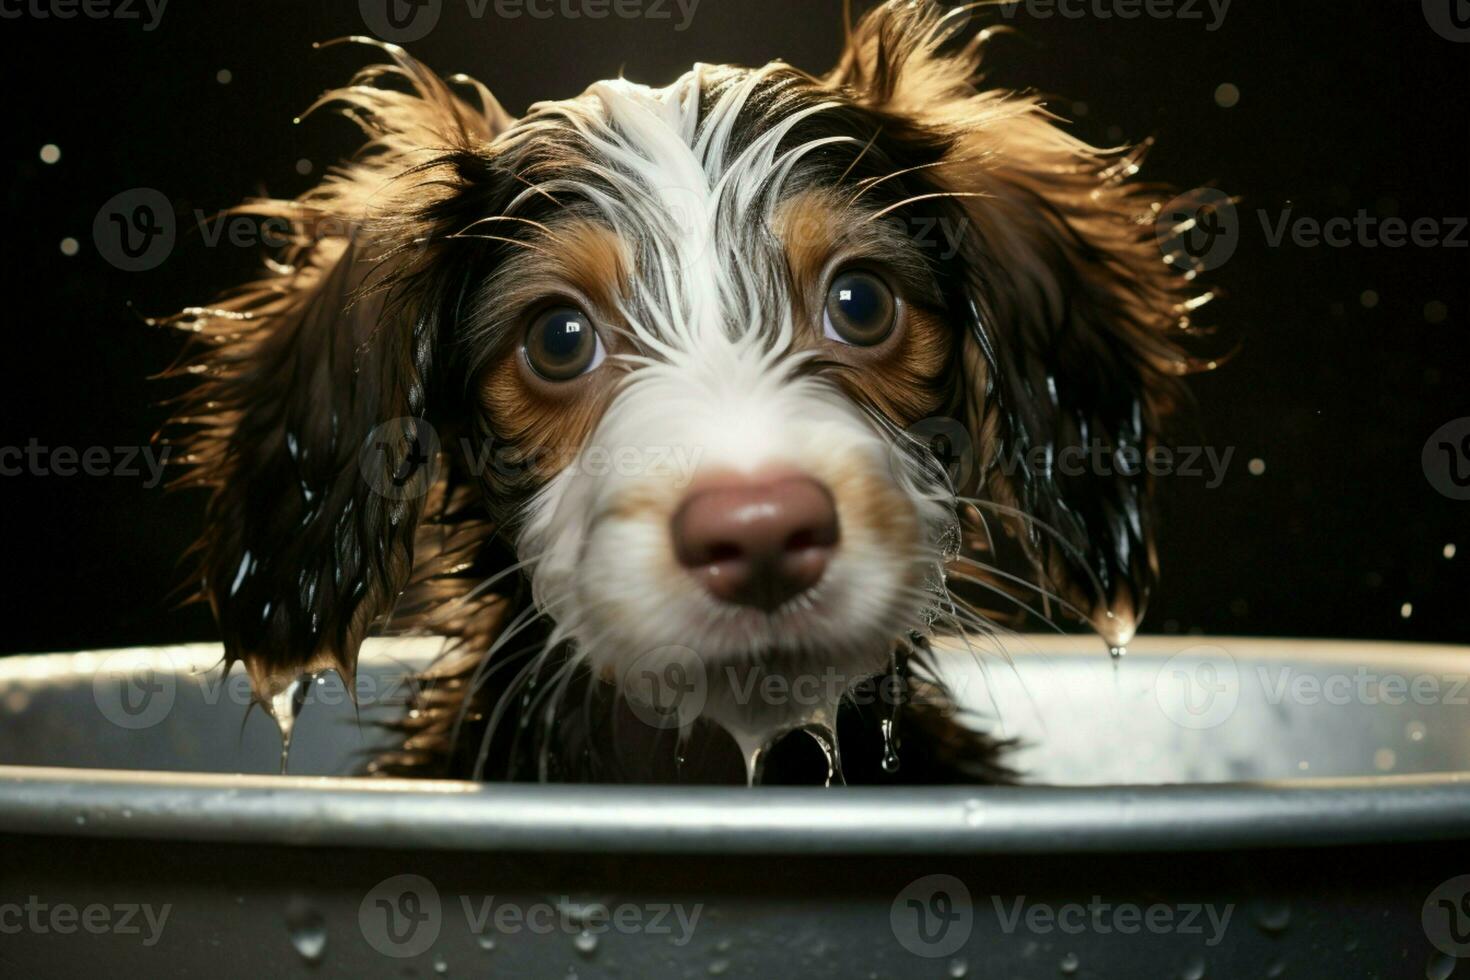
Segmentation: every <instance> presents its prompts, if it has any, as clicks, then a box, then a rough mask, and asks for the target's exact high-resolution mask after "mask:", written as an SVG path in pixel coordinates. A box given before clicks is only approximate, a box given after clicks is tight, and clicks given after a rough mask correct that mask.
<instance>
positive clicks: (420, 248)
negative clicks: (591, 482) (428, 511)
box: [169, 46, 504, 704]
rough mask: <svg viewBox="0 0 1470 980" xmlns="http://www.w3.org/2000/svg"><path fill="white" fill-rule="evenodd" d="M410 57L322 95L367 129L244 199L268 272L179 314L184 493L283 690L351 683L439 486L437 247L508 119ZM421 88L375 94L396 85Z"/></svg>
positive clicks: (263, 672)
mask: <svg viewBox="0 0 1470 980" xmlns="http://www.w3.org/2000/svg"><path fill="white" fill-rule="evenodd" d="M385 50H387V51H388V52H389V54H391V55H392V56H393V57H394V59H395V64H393V65H385V66H376V67H374V68H370V69H368V70H366V71H364V72H362V73H360V74H359V75H358V77H357V78H355V79H354V80H353V84H352V86H351V87H349V88H346V89H342V90H339V91H336V92H331V93H328V94H327V95H326V96H324V97H323V99H322V100H321V102H319V103H318V104H319V105H320V104H322V103H325V102H332V101H339V102H344V103H347V106H348V115H349V116H350V117H351V118H352V119H353V120H354V121H355V122H357V123H358V124H359V125H361V126H362V127H363V128H364V130H365V131H366V132H367V133H368V135H369V137H370V142H369V143H368V145H367V146H366V147H365V148H364V149H363V151H361V152H360V153H359V154H358V155H357V156H356V157H355V158H354V159H353V161H352V162H351V163H350V164H348V165H346V166H344V167H342V168H340V169H337V170H334V171H333V173H332V176H330V177H329V178H328V179H327V180H326V181H325V182H323V183H322V184H321V185H320V186H318V187H317V188H315V189H314V190H312V191H310V192H309V193H307V194H305V195H303V196H302V197H301V198H299V199H298V200H296V201H260V202H254V203H251V204H248V205H245V206H243V207H241V208H238V209H236V210H235V211H234V212H233V213H235V214H241V213H243V214H250V215H254V216H256V217H258V218H259V219H261V222H262V228H263V237H265V238H266V240H267V241H269V240H270V238H269V236H271V235H274V236H276V237H277V238H279V239H284V247H283V249H282V251H281V253H280V254H279V256H277V259H276V260H275V261H273V262H272V263H270V269H271V275H269V276H268V277H267V278H265V279H262V280H261V281H259V282H255V283H252V284H250V285H248V286H245V287H243V288H242V289H239V290H237V291H235V292H233V293H231V294H228V295H226V296H225V297H224V298H222V299H221V300H219V301H218V302H217V304H216V306H214V307H212V308H207V309H197V308H196V309H190V310H186V311H184V312H183V313H181V314H179V315H178V316H176V317H174V318H172V320H171V321H169V322H170V323H171V324H172V325H174V326H176V327H178V328H180V329H183V330H186V331H188V332H190V333H191V334H194V335H195V343H196V350H198V351H199V353H198V354H197V355H196V356H194V357H193V358H192V359H190V360H188V361H186V362H185V363H184V364H183V365H182V366H181V367H179V368H177V369H175V370H174V371H173V372H171V374H172V375H175V376H181V377H191V378H195V379H197V380H198V384H197V386H196V387H195V388H194V389H193V390H192V391H191V392H189V393H188V394H187V395H186V396H184V397H183V398H182V399H181V400H180V404H181V411H180V415H179V417H177V418H175V419H174V420H173V423H172V425H173V426H174V427H176V428H177V427H182V429H183V435H182V437H181V438H180V441H181V442H182V444H183V451H182V453H181V454H180V455H181V456H182V458H183V460H184V462H186V463H187V464H189V465H190V467H191V470H190V472H189V473H188V475H187V476H185V477H184V478H182V479H181V480H179V481H177V483H176V485H186V486H206V487H209V488H211V489H212V491H213V496H212V497H211V499H210V502H209V505H208V509H207V512H206V527H205V530H204V534H203V536H202V538H201V539H200V541H199V542H198V544H196V546H195V549H194V550H195V552H196V554H197V557H198V559H199V569H198V575H199V581H200V583H201V587H202V592H203V594H204V596H205V597H206V598H207V599H208V601H209V603H210V605H211V606H212V608H213V610H214V614H215V617H216V619H217V620H218V622H219V626H220V630H221V632H222V634H223V638H224V644H225V656H226V660H227V661H228V662H230V663H233V662H234V661H236V660H243V661H244V662H245V663H246V665H247V667H248V670H249V673H250V676H251V680H252V682H253V684H254V686H255V689H256V693H257V695H258V696H260V697H262V698H263V699H265V700H266V703H267V704H269V703H270V700H271V699H272V698H273V697H274V696H275V695H277V694H278V693H279V692H281V691H282V690H284V689H285V688H286V687H287V686H288V685H289V683H290V682H291V681H292V680H293V679H294V678H295V677H296V676H297V675H299V674H300V673H302V672H304V671H318V670H323V669H327V668H336V669H337V670H339V671H341V672H342V674H343V676H344V678H347V679H350V678H351V676H352V673H353V670H354V668H355V665H356V660H357V649H358V646H359V644H360V643H361V641H362V639H363V637H364V635H365V634H366V633H367V631H368V629H369V627H370V626H371V625H372V624H373V623H374V621H375V620H378V619H379V618H380V617H382V616H383V615H384V614H385V613H387V612H388V611H389V609H390V608H391V607H392V605H393V603H394V602H395V600H396V599H397V597H398V595H399V592H400V590H401V589H402V588H403V587H404V585H405V583H407V581H408V580H409V576H410V572H411V570H412V565H413V557H414V556H413V541H414V531H415V527H416V526H417V525H418V523H419V520H420V517H421V515H422V512H423V500H424V495H425V493H426V492H427V491H428V489H429V487H430V484H431V482H432V480H433V476H434V470H435V467H436V461H437V456H436V449H437V447H436V446H435V445H434V438H433V430H432V429H431V428H430V425H431V423H432V421H433V417H434V416H433V413H434V411H435V409H436V407H437V404H436V399H437V395H436V392H438V391H439V390H440V388H441V387H442V385H443V380H442V375H443V366H442V365H441V364H439V363H437V361H438V355H437V351H438V348H439V346H440V338H439V336H438V333H439V329H440V319H441V317H440V311H441V310H442V309H443V306H444V304H443V296H442V295H441V294H442V293H443V291H444V290H445V288H446V287H445V286H444V284H443V282H442V277H439V276H438V275H437V272H438V268H437V266H438V265H439V263H438V262H437V261H436V258H437V257H436V254H435V252H434V249H435V248H437V247H438V245H437V243H438V242H439V241H440V240H441V239H442V238H444V237H445V235H446V234H447V233H448V232H447V231H446V229H448V231H449V232H452V231H453V230H457V229H452V228H450V222H451V220H452V218H451V216H449V215H447V214H443V212H445V211H447V210H449V209H448V208H447V207H446V202H447V201H449V200H450V199H451V198H452V197H453V196H454V195H455V193H456V191H457V188H458V186H459V185H461V184H462V183H463V173H462V171H463V169H464V167H465V166H467V165H468V164H466V160H467V159H468V158H470V157H472V156H473V155H474V153H475V151H476V149H477V148H478V147H480V146H481V144H483V142H485V141H487V140H489V139H490V138H492V137H493V135H494V134H495V133H496V132H497V131H498V129H499V127H500V126H501V125H503V122H504V118H503V113H501V112H500V110H499V107H498V106H495V105H494V104H493V100H489V99H488V95H487V94H484V93H483V90H482V105H483V108H482V110H473V109H471V108H470V107H469V106H468V105H467V104H465V103H463V102H461V101H460V100H458V99H457V98H456V97H455V96H454V95H453V94H451V93H450V92H449V91H448V89H447V88H446V87H445V85H444V83H443V82H441V81H439V80H438V79H437V78H435V77H434V76H433V75H432V74H430V73H429V72H427V71H426V70H425V69H424V68H423V67H422V66H421V65H419V64H418V63H417V62H414V61H412V60H411V59H409V58H408V57H407V56H406V55H404V54H403V52H402V51H401V50H399V49H397V48H394V47H392V46H386V48H385ZM389 76H391V77H393V78H395V79H396V80H398V81H399V82H406V83H407V87H408V89H409V90H408V91H399V90H392V89H387V88H378V87H375V86H374V85H373V84H372V83H374V82H375V81H377V80H378V79H381V78H384V77H389Z"/></svg>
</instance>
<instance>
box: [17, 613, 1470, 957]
mask: <svg viewBox="0 0 1470 980" xmlns="http://www.w3.org/2000/svg"><path fill="white" fill-rule="evenodd" d="M436 649H437V645H436V644H433V643H429V642H426V641H392V642H388V641H379V642H375V643H372V644H369V646H368V648H367V650H366V651H365V655H364V660H363V680H362V681H361V683H360V684H359V702H360V708H359V709H354V708H353V706H352V704H351V701H350V699H348V698H347V697H346V696H345V692H343V691H342V689H341V686H340V683H339V682H337V681H336V680H335V678H332V679H328V680H326V681H324V682H323V683H322V684H320V685H318V687H317V688H316V689H314V690H313V692H312V696H311V698H310V699H309V702H308V705H307V708H306V711H305V712H304V714H303V716H302V718H301V721H300V722H299V723H298V727H297V730H296V734H295V745H294V747H293V750H292V755H291V760H290V769H291V773H292V774H291V775H288V776H282V775H279V774H277V771H278V769H279V737H278V735H277V733H276V731H275V729H274V725H273V723H272V722H271V721H270V719H269V718H267V717H265V716H264V715H263V714H262V713H261V712H259V711H256V712H254V713H253V714H252V715H250V716H248V717H247V714H246V708H247V703H248V694H247V693H246V689H245V686H244V682H243V679H235V680H225V681H224V682H223V683H222V682H221V679H220V678H219V677H218V674H219V671H218V670H214V671H213V672H212V673H211V672H209V670H208V668H210V667H211V666H212V665H213V664H215V663H217V662H218V660H219V651H218V649H217V648H213V647H205V646H199V647H176V648H167V649H156V650H141V651H121V652H116V653H88V654H67V655H45V656H36V657H15V658H8V659H5V660H0V714H3V725H0V848H3V860H0V974H3V975H5V976H53V975H56V976H86V975H91V974H93V973H96V974H99V975H102V974H105V975H109V976H112V975H118V976H134V975H149V976H195V975H201V974H205V975H211V976H223V977H233V976H242V977H243V976H249V977H257V976H261V975H267V974H268V975H272V976H277V977H284V976H312V975H332V976H337V975H341V976H391V977H402V976H426V977H437V976H443V975H448V976H514V977H551V978H566V977H570V976H577V977H602V976H607V977H632V978H642V977H705V976H725V977H752V978H762V980H765V978H769V977H787V976H793V977H794V976H801V977H843V978H847V977H860V978H861V977H875V978H876V977H937V978H942V977H978V978H1013V977H1023V978H1024V977H1037V978H1049V977H1058V976H1061V977H1080V978H1087V977H1122V978H1143V977H1147V978H1153V977H1184V978H1193V980H1202V978H1205V977H1221V978H1230V980H1235V978H1249V977H1332V978H1340V977H1385V978H1397V977H1416V978H1417V977H1426V976H1428V977H1439V978H1443V977H1447V976H1449V975H1450V974H1451V972H1452V971H1453V968H1454V966H1455V964H1456V962H1457V960H1456V959H1455V958H1454V957H1455V956H1456V955H1458V956H1462V957H1463V956H1470V847H1467V846H1466V845H1467V842H1470V775H1467V770H1470V707H1467V701H1470V685H1467V684H1466V677H1467V674H1470V649H1467V648H1463V647H1460V648H1447V647H1437V648H1436V647H1416V646H1402V645H1387V644H1354V643H1335V642H1311V643H1308V642H1302V641H1284V640H1283V641H1269V640H1235V639H1218V640H1205V639H1201V638H1188V639H1180V638H1167V639H1166V638H1156V639H1148V640H1143V641H1139V642H1137V643H1135V644H1134V645H1133V647H1132V648H1131V649H1130V652H1129V654H1128V656H1127V657H1125V658H1123V659H1122V660H1119V661H1114V660H1112V659H1110V658H1109V657H1108V656H1107V654H1106V652H1105V651H1102V650H1100V649H1099V648H1098V646H1097V645H1096V644H1095V643H1091V642H1081V641H1075V640H1071V639H1064V638H1043V637H1035V636H1032V637H1018V638H1014V639H1013V640H1011V641H1008V642H1007V643H1006V644H1005V653H1004V655H1001V654H998V653H996V652H995V651H994V649H990V650H981V651H977V653H978V656H974V657H972V656H971V655H970V652H969V651H958V650H957V651H952V652H951V653H950V654H949V655H948V656H947V660H948V662H949V663H950V665H951V667H950V670H949V671H948V674H949V680H950V683H951V685H952V686H953V687H954V688H955V690H956V691H958V692H959V694H960V695H961V696H962V697H963V698H964V699H965V701H966V703H967V704H969V705H970V706H971V707H973V708H974V709H975V710H976V711H977V712H979V713H981V714H982V715H985V716H987V717H988V718H990V719H991V720H992V721H993V723H994V724H996V725H997V726H998V727H999V728H1000V729H1002V730H1004V731H1005V732H1007V733H1009V734H1013V735H1016V736H1017V737H1019V738H1020V739H1021V740H1022V743H1023V746H1024V747H1023V748H1022V750H1021V752H1020V754H1019V761H1020V762H1021V764H1022V765H1023V766H1024V767H1025V768H1026V770H1027V771H1028V772H1029V773H1030V774H1031V775H1030V778H1031V780H1032V782H1033V783H1035V785H1028V786H1026V787H1023V788H995V789H984V788H981V789H964V788H959V789H950V788H946V789H883V790H858V789H843V788H836V789H831V790H797V789H774V788H773V789H755V790H743V789H730V790H725V789H687V790H669V789H646V788H639V787H565V786H545V787H537V786H505V785H474V784H467V783H448V782H394V781H378V780H361V779H354V778H350V777H344V776H343V775H342V774H345V773H348V772H351V771H353V768H354V766H355V764H356V760H358V759H360V758H361V755H362V753H363V752H364V751H366V750H369V749H371V747H372V746H373V745H374V744H375V743H376V741H377V740H378V739H380V735H379V733H377V732H376V731H375V730H374V728H373V726H372V724H371V723H372V722H373V721H374V720H378V719H381V718H385V717H391V716H392V714H393V713H394V712H396V711H401V710H402V703H403V699H404V695H405V693H406V691H405V688H404V687H403V685H402V684H401V682H400V679H401V677H402V676H403V674H404V673H405V671H406V670H408V669H410V668H412V667H413V666H415V665H417V664H420V663H422V662H423V661H424V660H425V658H427V657H429V656H431V655H432V653H433V652H434V651H435V650H436ZM1461 972H1465V970H1464V969H1462V971H1461Z"/></svg>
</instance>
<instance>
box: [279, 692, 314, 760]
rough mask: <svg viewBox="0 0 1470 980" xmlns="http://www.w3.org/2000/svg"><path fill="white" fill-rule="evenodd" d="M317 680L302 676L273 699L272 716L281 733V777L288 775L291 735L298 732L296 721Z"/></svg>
mask: <svg viewBox="0 0 1470 980" xmlns="http://www.w3.org/2000/svg"><path fill="white" fill-rule="evenodd" d="M316 678H317V675H316V674H301V675H300V676H298V677H297V678H296V679H295V680H293V681H292V682H291V683H290V684H287V685H286V686H285V687H284V688H282V689H281V690H280V691H279V692H278V693H277V694H276V695H275V696H273V697H272V698H271V701H270V715H271V717H272V718H274V719H275V720H276V728H278V729H279V730H280V732H281V775H285V774H286V765H287V762H288V761H289V759H290V756H291V735H292V733H293V732H294V731H295V730H296V720H297V719H298V718H300V717H301V709H302V708H303V707H305V706H306V696H307V694H308V693H309V692H310V691H311V685H312V684H313V683H315V681H316Z"/></svg>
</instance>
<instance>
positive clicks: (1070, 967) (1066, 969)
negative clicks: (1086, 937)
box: [1057, 953, 1082, 977]
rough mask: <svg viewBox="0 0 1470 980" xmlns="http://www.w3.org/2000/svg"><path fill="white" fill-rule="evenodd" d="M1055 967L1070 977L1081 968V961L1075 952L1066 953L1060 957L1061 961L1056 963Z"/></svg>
mask: <svg viewBox="0 0 1470 980" xmlns="http://www.w3.org/2000/svg"><path fill="white" fill-rule="evenodd" d="M1057 968H1058V969H1060V970H1061V971H1062V973H1064V974H1065V975H1067V976H1069V977H1070V976H1071V975H1072V974H1074V973H1076V972H1077V971H1078V970H1080V969H1081V968H1082V961H1081V960H1079V959H1078V958H1077V954H1076V953H1068V954H1067V955H1066V956H1063V957H1062V962H1060V963H1058V964H1057Z"/></svg>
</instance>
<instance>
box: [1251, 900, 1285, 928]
mask: <svg viewBox="0 0 1470 980" xmlns="http://www.w3.org/2000/svg"><path fill="white" fill-rule="evenodd" d="M1255 919H1256V925H1258V926H1260V927H1261V931H1263V932H1269V933H1272V934H1280V933H1283V932H1285V931H1286V929H1287V927H1288V926H1290V925H1291V907H1290V906H1289V905H1286V904H1284V903H1276V902H1262V903H1261V904H1259V905H1258V906H1257V907H1256V910H1255Z"/></svg>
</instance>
